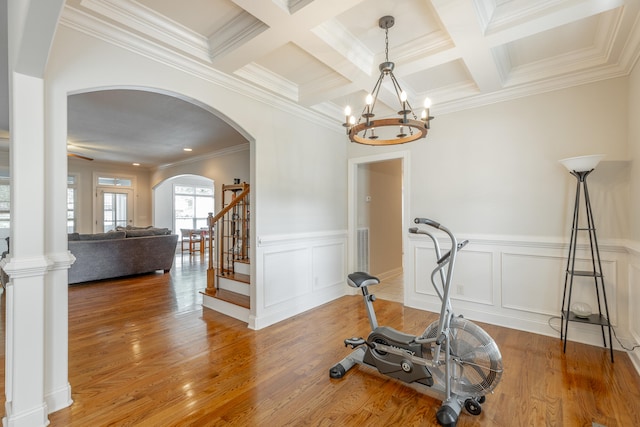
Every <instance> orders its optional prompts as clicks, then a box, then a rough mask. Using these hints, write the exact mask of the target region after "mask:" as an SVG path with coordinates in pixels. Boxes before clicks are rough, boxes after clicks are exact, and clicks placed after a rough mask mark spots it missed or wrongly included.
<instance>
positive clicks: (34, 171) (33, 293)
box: [3, 72, 49, 427]
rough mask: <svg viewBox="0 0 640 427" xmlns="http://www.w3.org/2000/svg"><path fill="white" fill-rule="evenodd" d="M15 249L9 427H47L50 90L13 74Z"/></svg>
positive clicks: (10, 261) (9, 305)
mask: <svg viewBox="0 0 640 427" xmlns="http://www.w3.org/2000/svg"><path fill="white" fill-rule="evenodd" d="M9 80H10V82H9V92H10V101H11V102H10V105H11V145H10V156H11V234H10V236H11V248H10V255H9V256H8V257H7V259H6V260H5V263H6V264H5V265H4V266H3V268H4V270H5V271H6V272H7V274H9V276H10V281H9V283H8V285H7V300H6V312H7V319H6V370H5V384H6V388H5V394H6V398H7V402H6V404H5V406H6V416H5V418H4V419H3V424H4V425H5V426H13V427H21V426H25V427H26V426H45V425H47V424H48V423H49V422H48V419H47V414H48V409H47V405H46V403H45V401H44V381H43V378H44V276H45V274H46V272H47V269H48V262H47V259H46V257H45V256H44V217H45V212H44V200H45V195H44V185H43V184H44V102H43V101H44V84H43V80H42V79H40V78H37V77H31V76H27V75H24V74H19V73H16V72H10V76H9Z"/></svg>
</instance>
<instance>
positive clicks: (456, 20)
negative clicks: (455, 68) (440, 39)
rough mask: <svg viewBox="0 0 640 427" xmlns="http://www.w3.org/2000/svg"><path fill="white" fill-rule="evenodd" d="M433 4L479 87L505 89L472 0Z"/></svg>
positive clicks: (486, 89) (440, 1) (446, 1)
mask: <svg viewBox="0 0 640 427" xmlns="http://www.w3.org/2000/svg"><path fill="white" fill-rule="evenodd" d="M433 6H434V9H435V10H436V12H437V13H438V15H439V16H440V20H441V21H442V23H443V25H444V27H445V28H446V29H447V31H448V32H449V36H450V37H451V39H452V40H453V42H454V44H455V46H456V49H457V50H458V53H459V54H460V57H461V59H462V61H463V62H464V64H465V66H466V67H467V69H468V70H469V74H470V75H471V77H472V78H473V80H474V81H475V83H476V85H477V86H478V88H479V89H480V90H481V91H482V92H493V91H496V90H500V89H502V81H501V78H500V72H499V70H498V67H497V65H496V63H495V58H494V56H493V55H492V53H491V49H490V46H489V45H488V43H487V41H486V39H485V37H484V35H483V28H481V25H480V20H479V18H478V15H477V12H476V10H475V8H474V5H473V2H472V1H469V0H434V1H433Z"/></svg>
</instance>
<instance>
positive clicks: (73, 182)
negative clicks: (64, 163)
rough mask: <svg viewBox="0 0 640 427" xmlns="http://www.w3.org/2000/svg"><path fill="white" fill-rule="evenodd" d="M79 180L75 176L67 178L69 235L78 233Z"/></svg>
mask: <svg viewBox="0 0 640 427" xmlns="http://www.w3.org/2000/svg"><path fill="white" fill-rule="evenodd" d="M77 194H78V190H77V178H76V177H75V176H74V175H69V176H67V233H73V232H74V231H76V205H77V202H76V195H77Z"/></svg>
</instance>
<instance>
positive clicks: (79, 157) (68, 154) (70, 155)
mask: <svg viewBox="0 0 640 427" xmlns="http://www.w3.org/2000/svg"><path fill="white" fill-rule="evenodd" d="M67 156H69V157H76V158H78V159H82V160H89V161H93V159H92V158H91V157H87V156H83V155H81V154H76V153H67Z"/></svg>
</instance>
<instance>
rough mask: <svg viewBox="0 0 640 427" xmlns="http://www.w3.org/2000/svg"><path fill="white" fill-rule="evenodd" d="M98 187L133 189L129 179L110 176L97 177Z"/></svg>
mask: <svg viewBox="0 0 640 427" xmlns="http://www.w3.org/2000/svg"><path fill="white" fill-rule="evenodd" d="M98 185H105V186H112V187H133V184H132V182H131V179H129V178H115V177H110V176H99V177H98Z"/></svg>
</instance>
